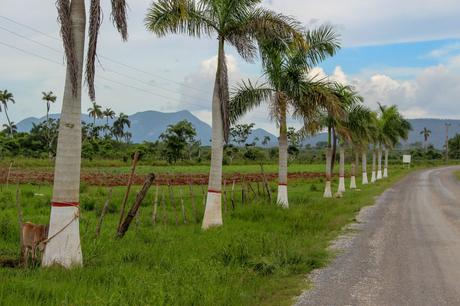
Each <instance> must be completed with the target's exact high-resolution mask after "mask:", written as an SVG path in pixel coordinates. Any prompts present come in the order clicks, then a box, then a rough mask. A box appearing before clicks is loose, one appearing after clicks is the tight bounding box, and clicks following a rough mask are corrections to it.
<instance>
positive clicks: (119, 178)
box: [0, 168, 324, 186]
mask: <svg viewBox="0 0 460 306" xmlns="http://www.w3.org/2000/svg"><path fill="white" fill-rule="evenodd" d="M7 173H8V169H6V168H0V184H5V183H6V180H7ZM265 176H266V178H267V179H268V180H270V181H271V180H276V179H277V178H278V174H277V173H267V174H266V175H265ZM53 177H54V174H53V173H52V172H49V171H37V170H23V169H14V170H11V173H10V177H9V183H10V184H18V183H19V184H47V183H52V182H53ZM288 177H289V178H290V179H300V178H303V179H312V178H321V177H324V174H323V173H315V172H294V173H289V175H288ZM145 178H146V175H135V176H134V184H135V185H141V184H143V183H144V180H145ZM128 179H129V174H113V173H104V172H85V171H84V172H82V173H81V180H82V182H85V183H87V184H89V185H95V186H125V185H126V184H127V182H128ZM224 179H225V180H226V181H227V183H228V184H230V183H232V182H233V180H235V182H236V183H239V182H242V181H243V180H244V181H246V182H262V181H263V177H262V174H260V173H245V174H241V173H233V174H229V175H225V176H224ZM156 183H158V184H160V185H167V184H168V183H169V184H171V185H187V184H189V183H191V184H194V185H206V184H207V183H208V175H207V174H187V175H181V174H176V175H167V174H161V175H157V177H156Z"/></svg>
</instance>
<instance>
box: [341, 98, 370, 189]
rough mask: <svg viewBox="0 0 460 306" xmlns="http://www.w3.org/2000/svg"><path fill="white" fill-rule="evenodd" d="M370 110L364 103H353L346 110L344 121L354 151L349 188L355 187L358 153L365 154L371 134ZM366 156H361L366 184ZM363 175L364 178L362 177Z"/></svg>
mask: <svg viewBox="0 0 460 306" xmlns="http://www.w3.org/2000/svg"><path fill="white" fill-rule="evenodd" d="M371 121H372V112H371V110H370V109H369V108H367V107H365V106H364V105H361V104H358V105H354V106H353V107H352V108H351V109H350V110H349V112H348V120H347V122H346V125H347V129H348V130H349V131H350V139H349V144H350V146H351V148H352V149H353V151H354V153H355V159H354V162H352V164H351V180H350V189H355V188H356V169H357V168H358V165H359V153H360V152H361V153H362V154H365V153H364V152H365V150H367V145H368V141H369V139H370V137H371V134H372V125H371ZM365 163H367V161H366V158H365V157H364V156H363V181H365V182H363V183H364V184H367V173H366V164H365ZM364 177H365V178H364Z"/></svg>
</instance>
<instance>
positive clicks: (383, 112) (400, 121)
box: [377, 104, 412, 178]
mask: <svg viewBox="0 0 460 306" xmlns="http://www.w3.org/2000/svg"><path fill="white" fill-rule="evenodd" d="M379 117H380V129H381V133H382V134H383V135H384V137H382V139H381V142H380V143H379V165H380V167H381V158H382V147H383V150H384V153H385V165H384V171H383V177H388V150H390V149H392V148H393V147H394V146H395V145H396V144H398V142H399V141H400V140H401V139H404V140H407V137H408V136H409V131H411V130H412V126H411V124H410V122H409V121H407V120H406V119H404V117H403V116H402V115H401V113H400V112H399V110H398V107H397V106H396V105H392V106H389V107H388V106H384V105H381V104H379ZM380 173H381V170H380ZM377 178H379V171H377Z"/></svg>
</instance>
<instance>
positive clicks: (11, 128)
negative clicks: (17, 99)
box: [3, 107, 13, 137]
mask: <svg viewBox="0 0 460 306" xmlns="http://www.w3.org/2000/svg"><path fill="white" fill-rule="evenodd" d="M3 109H4V110H5V116H6V120H7V121H8V126H9V127H10V128H9V130H10V131H9V132H10V136H11V137H13V127H12V126H11V120H10V116H8V110H7V108H6V107H4V108H3Z"/></svg>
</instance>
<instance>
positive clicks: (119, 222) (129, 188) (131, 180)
mask: <svg viewBox="0 0 460 306" xmlns="http://www.w3.org/2000/svg"><path fill="white" fill-rule="evenodd" d="M138 160H139V152H138V151H136V153H134V158H133V163H132V166H131V174H130V176H129V180H128V185H127V188H126V193H125V197H124V198H123V202H122V203H121V212H120V221H118V227H117V231H120V226H121V223H122V222H123V218H124V217H125V207H126V202H128V197H129V192H130V191H131V185H132V184H133V179H134V172H135V171H136V166H137V162H138Z"/></svg>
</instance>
